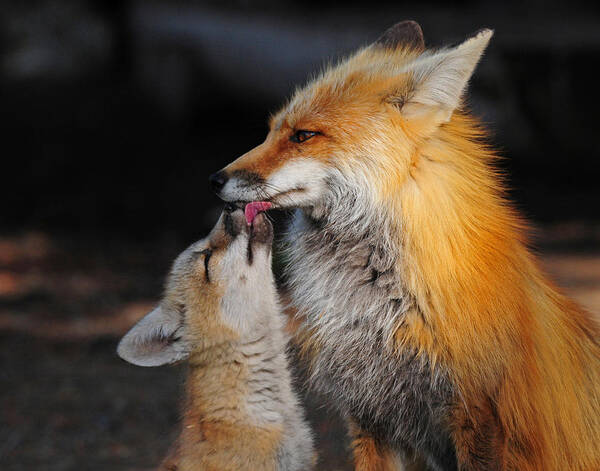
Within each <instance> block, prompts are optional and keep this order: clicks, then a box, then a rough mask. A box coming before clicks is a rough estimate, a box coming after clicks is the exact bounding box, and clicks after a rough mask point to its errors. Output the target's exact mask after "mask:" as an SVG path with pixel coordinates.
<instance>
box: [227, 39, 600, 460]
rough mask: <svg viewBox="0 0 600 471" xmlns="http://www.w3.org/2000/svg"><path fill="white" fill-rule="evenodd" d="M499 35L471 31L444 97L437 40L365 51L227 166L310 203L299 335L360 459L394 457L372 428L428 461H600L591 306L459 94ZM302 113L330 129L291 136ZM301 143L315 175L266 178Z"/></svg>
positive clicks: (296, 291) (299, 246)
mask: <svg viewBox="0 0 600 471" xmlns="http://www.w3.org/2000/svg"><path fill="white" fill-rule="evenodd" d="M484 34H487V33H484ZM490 35H491V34H488V35H487V36H486V37H482V36H481V35H479V36H476V37H475V39H474V40H470V41H475V42H471V43H470V44H469V45H467V46H468V47H471V46H473V45H475V46H477V47H479V49H478V51H479V52H478V54H477V57H475V58H474V62H473V61H471V62H472V63H469V66H470V67H471V69H470V71H469V70H467V72H468V74H466V75H465V74H462V72H461V71H459V72H461V73H456V74H454V75H452V74H450V75H448V74H446V75H445V76H444V77H445V78H448V77H450V78H449V80H462V78H464V77H466V78H465V83H463V84H462V85H461V83H458V85H457V84H456V83H453V84H451V85H452V86H453V87H454V89H451V87H449V88H448V89H449V90H450V91H451V92H452V93H450V95H452V96H450V97H449V98H448V97H444V94H437V95H435V94H434V95H435V96H434V95H431V93H429V92H431V90H430V89H427V87H430V86H432V85H431V83H432V82H431V80H434V82H435V78H436V77H435V75H436V74H437V73H438V72H439V70H438V68H437V66H434V67H433V68H431V70H429V72H428V73H427V74H426V75H423V74H422V72H423V69H422V68H420V67H421V66H422V65H423V63H426V64H428V66H429V65H431V63H430V59H429V58H431V57H434V56H435V55H436V54H437V52H425V53H422V51H420V50H415V49H411V48H406V47H402V46H401V45H400V46H399V47H397V48H382V47H376V46H371V47H367V48H365V49H362V50H360V51H358V52H357V53H356V54H355V55H354V56H352V57H350V58H349V59H347V60H346V61H344V62H342V63H340V64H338V65H336V66H332V67H329V68H327V69H326V70H325V71H324V72H322V73H321V74H320V75H319V76H318V77H316V78H315V79H314V80H313V81H311V82H310V83H309V84H308V85H307V86H306V87H304V88H302V89H299V90H298V91H297V92H296V93H295V94H294V96H293V97H292V99H291V100H290V102H289V103H288V104H287V105H286V106H284V107H283V108H282V110H281V111H280V112H279V113H277V114H276V115H275V116H274V117H273V118H272V119H271V130H270V132H269V135H268V136H267V139H266V141H265V142H264V143H263V144H262V145H261V146H259V147H257V148H255V149H253V150H252V151H250V152H248V153H247V154H246V155H244V156H242V157H241V158H240V159H238V160H237V161H235V162H233V163H232V164H231V165H230V166H228V167H227V168H226V169H225V171H226V172H227V173H228V175H229V176H230V177H231V178H232V180H233V181H234V183H235V182H236V179H237V183H236V185H238V190H239V191H238V192H237V193H236V194H235V195H233V194H229V193H228V192H227V188H225V191H224V192H223V194H222V196H223V198H224V199H230V200H235V199H240V200H248V199H257V198H258V199H268V200H270V201H273V203H274V204H275V205H276V206H279V207H298V208H300V209H299V210H297V211H296V213H295V216H294V221H293V223H292V225H291V227H290V230H289V233H288V235H287V241H288V246H289V247H288V257H289V261H290V263H289V267H288V270H287V275H288V280H289V290H290V293H289V294H290V297H291V302H292V304H293V305H294V306H295V307H296V308H297V310H298V315H299V316H300V317H301V318H304V319H305V321H304V323H303V325H302V327H301V328H300V330H299V332H298V335H297V338H298V342H299V350H300V351H301V353H303V354H304V358H306V359H307V363H308V365H309V367H310V378H311V381H312V383H313V384H314V385H315V387H316V388H317V389H320V390H321V391H322V392H324V393H325V394H326V395H327V396H329V397H331V399H332V401H333V403H335V404H336V405H337V406H338V407H339V408H340V410H341V411H342V413H344V414H345V415H346V416H347V417H348V418H349V420H351V421H352V423H354V424H355V425H354V426H353V427H354V430H355V433H353V435H354V436H356V435H357V433H358V434H359V435H361V440H358V442H357V443H358V445H359V446H358V447H357V448H358V452H356V453H355V454H357V455H358V456H357V457H356V463H357V469H387V468H383V467H382V466H384V465H381V466H380V467H379V468H378V467H377V466H376V465H375V464H373V462H374V461H373V460H380V461H381V460H384V458H383V457H382V456H379V457H372V458H370V457H371V456H372V454H373V447H372V446H370V443H371V442H368V439H369V437H371V438H373V439H374V440H375V441H374V442H373V443H375V445H376V446H379V447H380V449H381V453H382V455H383V454H387V453H388V452H389V451H390V450H391V451H394V452H396V453H398V455H399V456H400V457H402V456H404V457H405V459H407V458H406V457H407V456H411V455H412V454H413V453H415V454H416V455H417V456H420V457H421V458H423V459H424V460H425V461H426V462H427V466H429V469H461V470H519V471H527V470H532V471H533V470H567V469H568V470H586V471H592V470H598V469H600V446H598V444H599V443H600V346H599V342H598V340H599V338H600V336H599V334H600V331H599V327H598V324H597V321H596V320H595V319H593V318H592V316H591V315H590V314H589V313H587V312H585V311H584V310H583V309H581V308H580V307H579V306H577V305H576V304H575V303H574V302H573V301H571V300H569V299H568V298H566V297H565V296H563V295H562V294H561V293H560V291H559V290H558V289H557V288H555V287H554V286H553V285H552V283H551V282H550V281H549V280H548V278H547V277H546V275H545V274H544V273H542V271H541V270H540V268H539V266H538V263H537V261H536V259H535V257H534V256H533V255H532V253H531V251H530V250H529V249H528V247H527V241H526V232H527V230H526V226H525V224H524V223H523V222H522V220H521V219H520V217H519V216H518V215H517V214H516V212H515V211H514V210H513V208H512V206H511V205H510V204H509V203H508V202H507V200H506V198H505V195H504V189H503V186H502V183H501V180H502V179H501V177H500V176H499V175H498V172H497V171H496V170H495V169H494V159H495V154H494V152H493V151H492V150H490V148H489V147H488V146H487V144H486V142H485V131H484V130H483V129H482V127H481V126H480V124H479V123H478V121H477V120H476V119H475V118H473V117H472V116H471V115H470V114H469V113H468V111H467V110H466V108H465V106H464V105H462V104H461V100H460V98H461V97H460V95H461V94H462V90H463V89H464V85H465V84H466V80H467V79H468V77H469V76H470V73H471V72H472V70H473V68H474V67H475V64H476V62H477V59H478V58H479V55H480V54H481V52H482V51H483V49H484V48H485V44H487V41H488V40H489V36H490ZM478 38H479V39H478ZM477 41H480V43H481V44H480V45H479V46H478V45H477ZM467 42H468V41H467ZM483 42H485V44H483ZM464 44H466V43H463V45H464ZM467 46H465V47H467ZM460 47H462V45H461V46H459V48H460ZM456 50H457V49H448V50H442V51H441V52H439V53H440V54H444V51H447V52H448V53H454V52H455V51H456ZM473 57H474V56H473ZM461 60H462V59H461ZM441 63H442V66H441V67H442V69H443V67H444V61H443V60H442V61H441ZM451 67H452V66H451ZM451 67H450V68H451ZM459 68H460V67H459ZM443 71H444V70H442V72H443ZM446 72H447V70H446ZM461 74H462V75H461ZM440 84H443V81H439V82H437V83H434V85H435V86H438V87H439V86H441V85H440ZM452 90H454V91H452ZM457 93H458V94H459V95H458V96H455V95H456V94H457ZM423 96H429V97H431V96H434V99H432V100H429V101H428V100H421V98H422V97H423ZM435 97H437V98H435ZM436 100H439V101H440V102H439V103H436ZM453 100H455V101H453ZM452 103H454V105H452ZM456 104H458V107H456V108H455V107H454V106H455V105H456ZM298 129H304V130H310V131H318V132H319V133H321V134H319V135H316V136H315V137H313V138H312V139H310V140H308V141H306V142H304V143H302V144H295V143H293V142H291V141H290V140H289V136H290V135H291V134H292V133H293V132H294V130H298ZM306 159H313V160H315V163H316V164H318V165H316V166H315V168H319V169H320V170H319V171H318V174H316V175H312V177H311V180H310V181H308V182H307V181H305V180H303V179H300V178H299V179H297V180H294V179H293V178H291V177H290V178H289V179H288V180H286V182H285V185H282V184H279V185H274V184H273V183H272V181H273V178H274V176H276V175H277V174H278V173H279V172H283V171H285V168H286V166H288V165H291V164H292V163H293V162H296V161H298V160H306ZM247 175H251V176H252V179H250V180H248V179H246V176H247ZM245 179H246V180H245ZM356 430H358V431H359V432H356ZM365 437H366V438H365ZM364 440H367V442H365V441H364ZM364 443H366V445H364ZM361 450H362V451H361ZM368 463H371V464H368ZM385 466H389V465H388V464H386V465H385Z"/></svg>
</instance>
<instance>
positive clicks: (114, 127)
mask: <svg viewBox="0 0 600 471" xmlns="http://www.w3.org/2000/svg"><path fill="white" fill-rule="evenodd" d="M402 19H415V20H417V21H419V23H420V24H421V25H422V27H423V30H424V33H425V38H426V42H427V43H428V45H430V46H435V45H443V44H448V43H452V42H455V41H457V40H460V39H462V38H464V37H466V36H467V35H469V34H470V33H472V32H474V31H476V30H477V29H479V28H481V27H491V28H494V29H495V30H496V34H495V36H494V38H493V39H492V42H491V44H490V47H489V49H488V52H487V53H486V55H485V57H484V60H483V61H482V63H481V64H480V66H479V67H478V69H477V70H476V73H475V76H474V78H473V81H472V83H471V88H470V96H469V103H470V105H471V107H472V109H473V110H474V112H475V113H476V114H478V115H479V116H481V117H482V119H483V120H484V121H485V122H486V123H487V125H488V128H489V129H490V130H491V132H492V141H493V142H494V143H495V145H496V147H497V148H498V149H499V150H500V153H501V155H502V156H503V157H504V159H503V160H502V161H501V163H500V165H501V167H502V168H503V169H504V170H505V171H506V174H507V181H508V183H509V186H510V188H511V195H512V196H513V198H514V199H515V200H516V203H517V206H518V207H519V208H520V209H521V210H522V211H523V212H524V213H525V214H526V215H527V216H528V217H529V218H530V219H531V220H532V221H533V222H534V226H535V227H536V228H537V229H536V234H537V235H536V237H535V245H536V247H537V248H538V250H539V251H540V252H541V255H542V258H543V262H544V264H545V266H546V267H547V269H548V270H549V271H550V272H551V273H553V275H554V277H555V278H557V279H558V280H559V281H561V282H562V283H563V284H565V285H566V287H567V289H568V290H570V292H571V293H572V294H574V295H575V296H576V297H577V298H578V299H579V300H580V301H581V302H583V303H584V304H585V305H586V306H588V307H589V308H590V309H592V310H594V311H595V312H600V256H599V254H600V250H599V244H598V242H599V241H600V210H599V208H600V185H599V184H598V177H599V173H598V170H597V167H598V159H600V139H599V138H598V132H599V129H598V120H597V116H598V112H599V109H600V87H598V73H597V67H598V65H599V64H600V7H598V4H597V2H583V1H569V2H559V1H541V0H539V1H533V2H523V1H518V2H517V1H508V2H506V1H504V2H497V3H495V2H491V1H479V2H477V1H468V0H463V1H458V2H453V3H449V2H442V1H437V2H436V1H419V2H401V1H394V2H365V1H361V2H359V1H347V2H343V4H342V3H337V2H331V1H327V0H322V1H302V2H299V1H292V0H278V1H274V0H262V1H250V0H246V1H241V0H240V1H213V2H199V1H166V0H165V1H151V2H149V1H142V0H139V1H128V0H123V1H117V0H114V1H99V0H98V1H90V0H57V1H41V0H30V1H27V2H25V1H23V2H17V1H12V2H8V1H3V2H0V90H1V92H0V93H1V94H0V96H1V106H0V123H1V132H0V136H2V144H3V150H2V151H1V152H0V156H1V158H2V164H3V169H2V172H1V173H0V176H1V177H0V178H1V181H2V184H1V185H0V204H1V206H0V341H1V342H2V343H1V344H0V362H1V363H0V399H1V401H2V402H1V404H0V461H1V462H2V463H3V467H4V468H5V469H15V470H16V469H33V468H35V467H37V468H40V467H41V468H42V469H52V470H62V469H75V468H77V469H82V468H83V469H98V470H99V469H107V468H110V469H143V468H145V467H148V466H152V465H153V464H155V463H156V462H157V460H158V459H159V458H160V456H161V455H162V453H163V452H164V450H165V449H166V447H167V446H168V444H169V442H170V440H171V437H172V434H173V431H174V430H175V429H174V424H175V423H176V421H177V417H178V415H177V404H178V398H179V395H180V384H181V377H182V369H181V368H162V369H149V370H145V369H141V368H135V367H133V366H129V365H127V364H125V363H124V362H122V361H121V360H119V359H118V358H117V357H116V356H115V354H114V348H115V346H116V342H117V340H118V338H119V336H120V335H122V333H123V332H124V331H125V330H126V329H127V328H128V327H129V326H130V325H131V324H133V322H134V321H135V320H136V319H137V318H139V317H140V316H141V315H142V314H144V313H145V311H146V310H147V309H149V308H150V307H151V306H152V304H153V303H154V302H155V301H156V300H157V299H158V296H159V295H160V291H161V283H162V278H163V275H164V274H165V272H166V270H167V269H168V266H169V264H170V262H171V260H172V259H173V258H174V257H175V256H176V255H177V253H179V251H181V250H182V249H183V248H185V246H186V245H187V244H189V243H190V242H192V241H193V240H196V239H198V238H199V237H201V236H203V235H204V234H205V233H206V232H207V231H208V230H209V229H210V227H211V226H212V224H213V223H214V221H215V220H216V217H217V215H218V212H219V210H220V202H219V201H218V200H217V199H216V198H215V197H214V196H213V195H212V194H211V193H210V191H209V189H208V185H207V177H208V175H209V174H210V173H212V172H214V171H216V170H218V169H220V168H221V167H223V166H224V165H226V164H227V163H228V162H230V161H232V160H233V159H234V158H236V157H237V156H239V155H241V154H242V153H244V152H245V151H247V150H249V149H250V148H252V147H254V146H255V145H256V144H259V143H260V142H261V141H262V140H263V138H264V136H265V133H266V129H267V126H266V122H267V118H268V115H269V113H270V112H273V111H276V110H277V108H278V106H279V105H280V104H281V103H282V102H283V100H284V99H285V98H286V96H287V95H289V93H290V92H291V91H292V90H293V88H294V87H295V85H297V84H301V83H303V82H304V81H305V80H306V79H307V78H308V77H309V75H310V74H311V73H313V72H314V71H315V70H317V69H318V68H319V67H320V66H321V65H322V64H323V63H324V62H325V61H326V60H327V59H330V58H335V57H340V56H343V55H344V54H346V53H348V52H350V51H352V50H354V49H355V48H356V47H359V46H361V45H365V44H368V43H370V42H371V41H373V40H374V39H376V38H377V36H378V35H379V34H380V33H381V32H382V31H383V30H384V29H386V28H387V27H388V26H390V25H391V24H393V23H394V22H396V21H399V20H402ZM310 401H312V403H313V405H312V406H311V407H310V414H311V417H313V419H314V422H315V427H316V428H317V431H318V432H319V434H320V448H321V454H322V456H323V458H322V463H321V467H323V468H324V469H336V468H337V469H343V468H344V466H347V463H346V461H345V458H344V456H345V448H344V447H345V446H346V445H345V438H344V435H343V433H341V432H340V429H339V427H338V425H337V424H336V421H335V420H329V419H323V418H322V416H323V410H322V409H320V408H319V407H317V406H316V405H315V404H317V402H318V400H317V399H314V398H312V399H310ZM317 417H319V419H318V420H317Z"/></svg>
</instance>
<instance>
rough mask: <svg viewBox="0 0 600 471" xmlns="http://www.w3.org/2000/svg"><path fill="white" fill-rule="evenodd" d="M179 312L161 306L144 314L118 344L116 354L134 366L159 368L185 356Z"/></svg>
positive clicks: (181, 317)
mask: <svg viewBox="0 0 600 471" xmlns="http://www.w3.org/2000/svg"><path fill="white" fill-rule="evenodd" d="M182 333H183V316H182V315H181V313H179V312H177V311H173V310H169V309H165V308H163V307H161V306H159V307H157V308H156V309H154V310H153V311H151V312H150V313H148V314H146V316H144V317H143V318H142V319H141V320H140V321H138V323H137V324H135V325H134V326H133V327H132V328H131V330H130V331H129V332H127V334H125V336H124V337H123V338H122V339H121V341H120V342H119V346H118V347H117V353H118V355H119V356H120V357H121V358H122V359H123V360H125V361H128V362H129V363H133V364H134V365H137V366H160V365H165V364H168V363H175V362H176V361H180V360H184V359H185V358H187V356H188V355H189V353H188V349H187V346H186V344H185V342H184V341H183V340H182V339H181V335H182Z"/></svg>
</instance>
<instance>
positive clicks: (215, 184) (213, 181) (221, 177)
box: [208, 171, 229, 194]
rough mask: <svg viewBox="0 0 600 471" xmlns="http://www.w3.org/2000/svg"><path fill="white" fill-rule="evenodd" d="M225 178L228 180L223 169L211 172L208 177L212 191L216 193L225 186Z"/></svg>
mask: <svg viewBox="0 0 600 471" xmlns="http://www.w3.org/2000/svg"><path fill="white" fill-rule="evenodd" d="M227 180H229V177H228V176H227V175H226V174H225V172H223V171H220V172H217V173H213V174H212V175H211V176H210V177H208V181H209V182H210V186H211V187H212V189H213V191H214V192H215V193H217V194H219V193H220V192H221V190H222V189H223V187H224V186H225V183H227Z"/></svg>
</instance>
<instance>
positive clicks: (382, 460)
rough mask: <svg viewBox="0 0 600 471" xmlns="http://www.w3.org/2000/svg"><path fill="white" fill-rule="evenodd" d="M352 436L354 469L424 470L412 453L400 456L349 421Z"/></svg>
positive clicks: (424, 466) (375, 470) (423, 465)
mask: <svg viewBox="0 0 600 471" xmlns="http://www.w3.org/2000/svg"><path fill="white" fill-rule="evenodd" d="M348 429H349V433H350V436H351V438H352V443H351V447H352V453H353V455H354V469H355V471H426V470H427V466H426V465H425V463H424V462H422V461H421V460H420V459H419V458H418V457H416V456H415V455H414V453H412V452H409V453H406V457H405V458H400V456H398V455H397V454H396V453H394V452H393V451H392V450H390V449H389V448H388V447H386V446H385V445H383V444H381V443H378V442H377V440H375V439H374V438H373V437H372V436H371V435H370V434H368V433H367V432H365V431H364V430H362V429H361V428H360V427H359V426H358V425H356V424H355V423H354V422H352V421H350V422H349V426H348Z"/></svg>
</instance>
